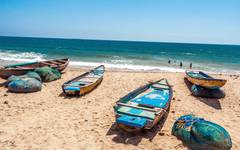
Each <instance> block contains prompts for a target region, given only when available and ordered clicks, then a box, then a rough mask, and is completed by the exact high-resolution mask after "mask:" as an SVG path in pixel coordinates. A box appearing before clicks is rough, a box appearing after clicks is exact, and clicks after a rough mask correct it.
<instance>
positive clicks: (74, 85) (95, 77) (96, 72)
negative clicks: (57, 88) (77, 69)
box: [62, 65, 105, 96]
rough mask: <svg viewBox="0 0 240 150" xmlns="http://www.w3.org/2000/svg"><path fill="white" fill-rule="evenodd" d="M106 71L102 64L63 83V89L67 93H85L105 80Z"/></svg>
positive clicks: (79, 94)
mask: <svg viewBox="0 0 240 150" xmlns="http://www.w3.org/2000/svg"><path fill="white" fill-rule="evenodd" d="M104 72H105V67H104V65H100V66H98V67H96V68H94V69H93V70H90V71H88V72H86V73H84V74H82V75H80V76H77V77H76V78H73V79H72V80H69V81H67V82H65V83H64V84H63V85H62V90H63V92H64V93H65V94H66V95H72V96H74V95H76V96H77V95H78V96H81V95H84V94H86V93H89V92H91V91H92V90H93V89H95V88H96V87H97V86H98V85H99V84H100V83H101V82H102V80H103V75H104Z"/></svg>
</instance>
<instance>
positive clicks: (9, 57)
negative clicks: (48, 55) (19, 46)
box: [0, 50, 45, 62]
mask: <svg viewBox="0 0 240 150" xmlns="http://www.w3.org/2000/svg"><path fill="white" fill-rule="evenodd" d="M44 57H45V55H44V54H41V53H35V52H17V51H12V50H7V51H6V50H0V60H4V61H17V62H31V61H41V60H44Z"/></svg>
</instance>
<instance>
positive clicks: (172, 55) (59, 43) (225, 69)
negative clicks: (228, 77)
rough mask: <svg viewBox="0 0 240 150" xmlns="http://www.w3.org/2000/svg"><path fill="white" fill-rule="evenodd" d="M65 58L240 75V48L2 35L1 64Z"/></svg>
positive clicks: (138, 67)
mask: <svg viewBox="0 0 240 150" xmlns="http://www.w3.org/2000/svg"><path fill="white" fill-rule="evenodd" d="M64 57H69V58H70V65H73V66H96V65H99V64H105V65H106V67H109V68H121V69H133V70H155V71H173V72H181V71H184V70H185V69H188V68H189V64H190V63H192V64H193V69H196V70H203V71H209V72H221V73H240V46H239V45H213V44H185V43H161V42H130V41H105V40H81V39H54V38H23V37H1V36H0V63H1V64H0V65H3V64H10V63H13V62H23V61H34V60H45V59H54V58H64ZM168 60H171V63H170V64H168ZM180 62H182V63H183V67H182V68H181V67H180V66H179V63H180Z"/></svg>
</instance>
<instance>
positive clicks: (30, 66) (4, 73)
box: [0, 58, 69, 79]
mask: <svg viewBox="0 0 240 150" xmlns="http://www.w3.org/2000/svg"><path fill="white" fill-rule="evenodd" d="M59 61H61V62H62V63H60V62H59ZM51 62H56V63H57V62H59V63H58V64H56V63H51ZM45 63H47V64H45ZM68 64H69V60H68V59H67V58H66V59H59V60H50V61H42V62H35V63H26V65H21V66H17V64H16V66H17V67H14V66H13V67H1V68H0V77H1V78H4V79H6V78H8V77H10V76H11V75H17V76H18V75H23V74H26V73H27V72H29V71H34V70H35V69H36V68H38V67H45V66H49V67H51V68H55V69H57V70H58V71H60V72H61V73H64V72H65V69H66V68H67V66H68Z"/></svg>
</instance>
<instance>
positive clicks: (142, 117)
mask: <svg viewBox="0 0 240 150" xmlns="http://www.w3.org/2000/svg"><path fill="white" fill-rule="evenodd" d="M172 94H173V92H172V88H171V86H170V85H169V84H168V81H167V80H166V79H161V80H158V81H155V82H150V83H148V84H146V85H144V86H142V87H140V88H138V89H136V90H134V91H133V92H131V93H129V94H127V95H126V96H124V97H122V98H120V100H118V101H117V102H116V105H115V106H114V111H115V117H116V123H117V125H118V126H119V127H120V128H121V129H123V130H125V131H128V132H134V131H139V130H141V129H151V128H152V127H153V126H155V125H156V124H157V123H158V122H159V121H160V120H161V119H162V117H164V116H165V115H166V114H167V113H168V111H169V108H170V103H171V99H172Z"/></svg>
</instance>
